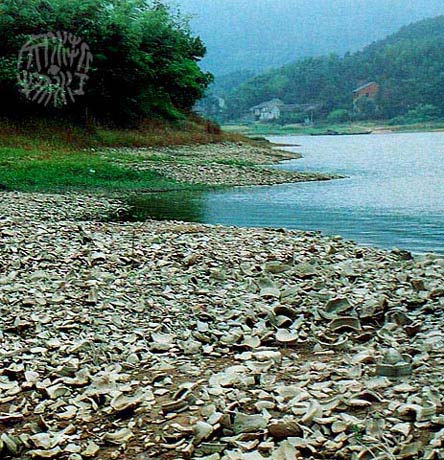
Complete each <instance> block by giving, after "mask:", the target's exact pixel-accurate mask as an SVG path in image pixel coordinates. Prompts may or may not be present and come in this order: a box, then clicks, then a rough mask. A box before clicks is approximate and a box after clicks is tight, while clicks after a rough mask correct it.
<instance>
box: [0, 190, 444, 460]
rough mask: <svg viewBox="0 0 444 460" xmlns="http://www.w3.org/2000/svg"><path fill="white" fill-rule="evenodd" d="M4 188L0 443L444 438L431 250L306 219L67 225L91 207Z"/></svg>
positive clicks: (112, 451)
mask: <svg viewBox="0 0 444 460" xmlns="http://www.w3.org/2000/svg"><path fill="white" fill-rule="evenodd" d="M4 198H5V196H4V195H3V196H2V200H1V202H0V203H3V206H4V207H7V208H8V209H9V211H10V213H12V214H11V216H10V217H9V218H7V219H2V220H0V238H1V242H2V244H1V245H0V260H2V261H3V265H2V273H1V275H0V299H1V300H2V322H1V336H0V337H1V342H0V363H1V365H2V369H3V372H2V375H0V428H1V431H2V432H3V433H4V434H3V437H2V438H1V439H2V441H1V442H0V450H1V449H3V454H4V455H6V453H8V452H9V453H11V449H12V448H13V447H12V446H15V447H14V449H16V456H17V455H18V456H19V458H24V457H23V455H24V456H25V457H26V456H32V457H35V458H41V457H43V456H44V458H63V459H65V458H66V459H68V458H69V459H71V460H80V459H87V458H98V459H100V460H109V459H119V458H125V459H128V460H139V459H140V458H143V455H145V454H146V455H149V456H153V457H155V458H158V459H160V460H169V459H171V458H190V459H199V458H203V459H205V460H231V459H232V458H236V459H239V460H247V459H249V458H250V456H251V455H253V454H254V455H255V457H254V458H258V459H266V458H281V457H280V455H281V454H282V453H283V452H287V453H290V454H291V456H292V458H293V457H295V458H297V457H298V456H301V455H304V453H305V452H306V449H308V450H309V451H310V452H312V453H313V452H316V458H319V459H329V460H330V459H338V460H339V459H340V458H350V457H351V455H352V454H356V455H361V456H365V455H366V454H367V453H368V452H367V451H368V446H369V445H370V444H369V443H371V445H373V444H374V443H375V442H377V443H378V446H379V449H381V450H382V451H383V452H385V453H386V455H389V453H390V456H392V457H393V458H396V459H398V458H399V459H401V458H405V457H404V456H403V455H404V452H405V451H406V449H410V448H415V449H417V451H418V452H421V449H428V450H427V451H428V452H429V451H430V452H432V453H433V449H435V450H437V451H438V450H439V447H434V446H436V445H437V443H439V442H440V441H439V439H440V438H439V437H438V436H439V433H440V431H439V430H440V429H441V430H442V429H443V426H444V420H443V415H444V414H443V410H442V409H443V403H444V401H443V396H442V395H443V391H444V384H443V382H442V372H443V370H444V354H443V352H442V350H443V349H444V348H443V347H444V333H443V330H444V323H443V315H442V311H443V308H444V304H443V303H442V301H443V299H444V292H443V290H442V286H441V280H442V279H443V277H444V258H440V257H437V256H433V255H428V256H421V257H412V256H411V255H410V254H409V253H408V252H406V251H385V250H380V249H374V248H367V247H360V246H358V245H356V244H355V243H353V242H350V241H346V240H343V239H342V238H338V237H327V236H322V235H320V234H318V233H316V232H295V231H288V230H283V229H276V230H270V229H239V228H233V227H223V226H211V225H202V224H187V223H183V222H173V221H164V222H159V221H147V222H144V223H100V222H96V221H94V220H92V221H89V222H88V221H84V222H74V221H72V220H70V216H72V215H75V214H76V212H77V213H78V214H80V211H81V210H82V211H83V210H84V209H83V208H84V206H85V205H87V204H88V203H89V205H90V206H91V207H92V208H93V207H94V206H96V204H93V203H91V202H90V201H88V200H84V201H82V200H81V199H80V198H76V200H77V201H75V200H74V201H73V200H71V199H70V197H66V196H65V197H60V196H56V195H52V196H46V197H45V199H43V198H42V197H41V196H35V197H34V199H35V201H34V204H33V203H32V200H30V197H29V196H28V197H27V198H28V208H29V209H28V216H25V215H24V208H23V203H22V202H20V200H19V199H18V198H20V197H18V198H17V201H16V202H13V201H12V202H9V203H8V205H7V206H6V205H5V203H4ZM24 199H25V198H23V200H24ZM112 205H118V203H114V204H113V203H108V204H105V203H103V202H100V206H101V209H102V208H107V206H112ZM97 206H98V204H97ZM48 208H50V209H54V210H57V212H58V214H59V215H54V216H53V221H50V220H49V219H48V216H47V215H44V210H45V209H48ZM79 208H80V209H79ZM14 209H16V210H17V212H16V214H17V215H19V216H20V218H18V217H13V211H14ZM25 214H26V212H25ZM33 215H34V217H32V216H33ZM39 216H40V217H39ZM23 218H26V219H25V220H23ZM71 218H72V217H71ZM30 293H33V295H31V296H30ZM391 349H396V351H390V350H391ZM387 353H388V354H390V359H391V361H390V363H391V364H389V363H388V362H387V364H384V362H385V360H388V359H389V358H388V357H387V356H386V354H387ZM398 353H399V354H398ZM390 366H391V367H390ZM389 371H390V372H391V373H392V374H390V375H392V377H393V375H396V372H399V373H401V372H403V374H402V375H404V377H398V378H396V379H393V378H392V377H388V376H387V375H388V374H387V372H389ZM400 375H401V374H400ZM424 388H426V391H424V390H423V389H424ZM36 413H37V414H38V415H37V416H36V415H35V414H36ZM40 416H41V417H43V418H44V420H45V423H46V424H47V428H46V429H45V433H40V431H39V429H34V431H31V432H30V431H29V428H28V427H29V424H30V423H32V422H34V421H38V417H40ZM381 421H382V422H383V423H384V427H383V428H381V429H380V431H377V430H376V428H375V427H377V426H379V425H380V424H381ZM320 431H321V432H322V436H321V435H320V434H319V432H320ZM4 436H7V438H4ZM240 439H248V440H249V442H248V443H244V442H241V443H239V440H240ZM6 440H7V441H6ZM250 441H254V442H253V444H250ZM412 446H413V447H412ZM370 452H371V451H370ZM73 454H77V456H73ZM290 454H289V455H290ZM270 456H271V457H270Z"/></svg>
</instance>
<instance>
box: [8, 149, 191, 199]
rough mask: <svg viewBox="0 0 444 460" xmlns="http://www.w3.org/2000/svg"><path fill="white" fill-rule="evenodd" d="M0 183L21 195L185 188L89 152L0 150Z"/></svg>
mask: <svg viewBox="0 0 444 460" xmlns="http://www.w3.org/2000/svg"><path fill="white" fill-rule="evenodd" d="M0 184H1V185H2V186H3V187H4V188H6V189H8V190H18V191H24V192H68V191H93V192H94V191H95V192H119V191H150V190H177V189H189V188H192V186H189V185H187V184H179V183H177V182H175V181H173V180H169V179H166V178H165V177H163V176H161V175H160V174H157V173H156V172H153V171H140V172H139V171H135V170H133V169H130V168H125V167H122V166H117V165H115V164H113V163H112V162H111V161H109V160H107V159H104V158H101V157H99V156H98V155H95V154H93V153H85V152H82V153H66V152H45V153H42V152H38V151H30V152H29V151H25V150H23V149H12V148H0Z"/></svg>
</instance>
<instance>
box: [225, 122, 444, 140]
mask: <svg viewBox="0 0 444 460" xmlns="http://www.w3.org/2000/svg"><path fill="white" fill-rule="evenodd" d="M223 128H224V130H225V131H228V132H231V133H233V134H244V135H248V136H270V135H286V134H289V135H310V134H319V133H322V132H325V131H327V130H332V131H338V132H340V133H350V134H353V133H358V132H361V131H366V130H381V129H382V130H388V131H394V132H424V131H442V130H444V121H433V122H424V123H414V124H405V125H390V124H388V123H384V122H383V121H363V122H359V123H357V122H356V123H341V124H329V123H327V122H324V123H317V124H315V126H313V127H311V126H301V125H285V126H281V125H273V124H260V123H255V124H250V125H226V126H224V127H223Z"/></svg>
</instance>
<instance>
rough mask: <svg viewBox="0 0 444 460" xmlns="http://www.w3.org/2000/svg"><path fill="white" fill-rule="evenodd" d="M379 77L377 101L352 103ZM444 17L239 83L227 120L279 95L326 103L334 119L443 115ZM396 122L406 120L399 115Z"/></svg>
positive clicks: (325, 111)
mask: <svg viewBox="0 0 444 460" xmlns="http://www.w3.org/2000/svg"><path fill="white" fill-rule="evenodd" d="M369 81H376V82H377V83H378V84H379V85H380V87H381V90H380V93H379V95H378V97H377V99H376V100H375V101H374V102H373V101H371V100H362V101H360V102H359V103H358V104H357V105H355V106H354V105H353V100H352V91H353V89H355V88H356V87H357V86H359V85H360V84H362V83H366V82H369ZM443 87H444V16H440V17H437V18H434V19H428V20H424V21H421V22H418V23H415V24H412V25H410V26H406V27H404V28H402V29H401V30H400V31H399V32H398V33H396V34H394V35H391V36H389V37H388V38H386V39H385V40H381V41H378V42H375V43H373V44H372V45H370V46H368V47H366V48H365V49H364V50H362V51H360V52H357V53H354V54H346V55H345V56H344V57H338V56H336V55H329V56H325V57H314V58H309V59H304V60H301V61H299V62H296V63H295V64H291V65H287V66H284V67H282V68H280V69H277V70H271V71H269V72H267V73H265V74H262V75H260V76H257V77H255V78H253V79H252V80H250V81H248V82H247V83H244V84H243V85H241V86H240V87H239V88H238V89H237V90H236V91H234V92H232V93H231V94H230V95H229V97H228V102H229V113H228V117H229V118H238V117H240V116H241V115H242V114H244V113H245V112H246V111H248V108H249V107H251V106H254V105H256V104H258V103H260V102H263V101H266V100H269V99H272V98H275V97H277V98H280V99H282V100H283V101H285V102H288V103H301V104H303V103H312V102H318V103H322V105H323V108H322V111H321V113H320V114H318V115H319V116H322V117H329V118H330V119H331V120H335V121H338V120H345V119H346V118H347V117H349V118H353V117H354V118H358V119H370V118H384V119H391V118H394V117H406V119H408V118H414V119H418V118H420V117H422V116H425V117H426V118H427V119H428V120H429V119H431V118H433V117H439V116H444V92H443V91H442V88H443ZM398 121H402V119H400V118H398Z"/></svg>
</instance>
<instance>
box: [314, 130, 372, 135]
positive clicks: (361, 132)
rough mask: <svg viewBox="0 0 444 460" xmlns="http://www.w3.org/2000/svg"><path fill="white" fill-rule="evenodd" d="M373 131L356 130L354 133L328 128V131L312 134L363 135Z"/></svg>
mask: <svg viewBox="0 0 444 460" xmlns="http://www.w3.org/2000/svg"><path fill="white" fill-rule="evenodd" d="M372 132H373V131H356V132H352V133H341V132H339V131H335V130H333V129H327V131H324V132H321V133H311V134H310V136H362V135H365V134H372Z"/></svg>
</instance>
